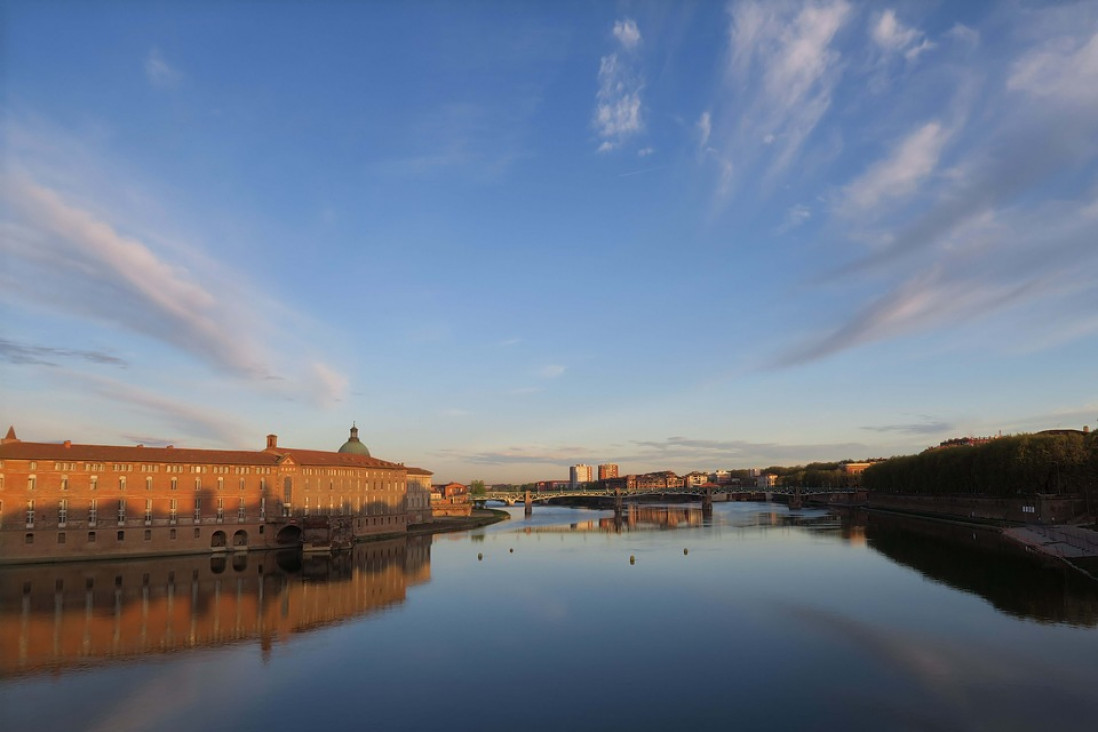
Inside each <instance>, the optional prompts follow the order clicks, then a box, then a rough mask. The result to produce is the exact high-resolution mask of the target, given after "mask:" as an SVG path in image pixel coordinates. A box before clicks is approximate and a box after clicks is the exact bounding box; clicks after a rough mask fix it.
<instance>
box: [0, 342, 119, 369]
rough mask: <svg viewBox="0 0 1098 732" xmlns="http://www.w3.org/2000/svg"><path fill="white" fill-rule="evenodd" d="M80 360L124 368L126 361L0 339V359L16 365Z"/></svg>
mask: <svg viewBox="0 0 1098 732" xmlns="http://www.w3.org/2000/svg"><path fill="white" fill-rule="evenodd" d="M74 358H75V359H80V360H83V361H87V362H90V363H95V364H103V365H107V366H120V367H122V368H125V367H126V361H125V360H123V359H121V358H118V357H117V356H112V355H111V354H109V353H107V352H105V351H88V350H81V349H77V348H57V347H54V346H38V345H34V344H31V343H17V342H15V341H9V340H7V339H5V338H0V359H2V360H4V361H7V362H8V363H13V364H17V365H32V366H57V365H58V363H57V360H59V359H60V360H64V359H74Z"/></svg>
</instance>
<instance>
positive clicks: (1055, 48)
mask: <svg viewBox="0 0 1098 732" xmlns="http://www.w3.org/2000/svg"><path fill="white" fill-rule="evenodd" d="M1007 88H1008V89H1011V90H1014V91H1024V92H1026V93H1028V94H1030V95H1032V96H1035V97H1041V98H1048V99H1054V100H1058V101H1062V102H1067V103H1071V104H1081V105H1085V106H1098V33H1095V34H1094V35H1092V36H1090V38H1089V39H1088V40H1087V41H1086V42H1084V43H1083V44H1081V45H1080V46H1079V47H1075V43H1073V42H1072V41H1071V40H1069V39H1057V40H1056V41H1054V42H1053V43H1050V44H1049V45H1048V46H1046V47H1044V48H1042V49H1040V50H1038V51H1033V52H1031V53H1028V54H1026V55H1025V56H1023V57H1022V58H1021V59H1019V60H1018V61H1017V62H1016V63H1015V64H1014V66H1013V68H1012V71H1011V75H1010V78H1009V79H1008V80H1007Z"/></svg>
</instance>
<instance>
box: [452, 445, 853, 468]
mask: <svg viewBox="0 0 1098 732" xmlns="http://www.w3.org/2000/svg"><path fill="white" fill-rule="evenodd" d="M871 451H872V450H871V448H869V447H867V446H866V445H863V444H861V443H853V442H851V443H830V444H824V443H821V444H780V443H767V442H748V441H745V440H726V441H722V440H702V439H693V438H688V437H681V436H679V437H668V438H665V439H662V440H636V441H633V442H631V443H629V444H627V445H625V446H624V447H623V446H615V447H602V448H593V447H592V446H590V445H588V446H572V445H565V446H556V447H551V446H546V445H514V446H510V447H507V448H503V449H496V450H462V449H448V450H442V451H440V452H439V455H440V456H443V457H445V458H447V459H459V460H463V461H466V462H471V463H476V464H482V465H519V464H529V465H539V464H540V465H559V466H564V465H574V464H576V463H581V462H586V463H596V462H604V461H612V462H617V463H619V464H621V465H622V468H623V469H624V470H627V471H629V472H645V471H649V470H663V469H671V470H675V469H677V470H694V469H698V468H705V467H727V466H732V465H760V466H761V465H768V464H789V463H791V462H792V463H805V462H812V461H816V460H835V459H837V457H836V456H842V457H851V458H854V457H867V456H868V455H869V454H870V452H871Z"/></svg>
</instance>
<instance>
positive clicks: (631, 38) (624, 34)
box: [614, 18, 641, 51]
mask: <svg viewBox="0 0 1098 732" xmlns="http://www.w3.org/2000/svg"><path fill="white" fill-rule="evenodd" d="M614 38H617V39H618V41H620V42H621V45H622V47H623V48H625V49H626V50H627V51H632V50H633V49H634V48H636V47H637V46H638V45H639V44H640V42H641V34H640V29H638V28H637V23H636V21H635V20H633V19H632V18H626V19H625V20H618V21H615V22H614Z"/></svg>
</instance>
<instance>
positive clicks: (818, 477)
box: [762, 461, 860, 489]
mask: <svg viewBox="0 0 1098 732" xmlns="http://www.w3.org/2000/svg"><path fill="white" fill-rule="evenodd" d="M844 462H853V461H844ZM844 462H836V463H809V464H808V465H797V466H794V467H784V466H781V465H771V466H770V467H768V468H766V469H765V470H763V471H762V472H763V473H770V474H773V475H776V476H778V485H780V486H787V487H790V488H796V487H798V486H800V487H801V488H836V489H841V488H853V487H856V486H858V485H860V480H859V476H857V475H855V474H853V473H848V472H846V471H845V470H843V465H844Z"/></svg>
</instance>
